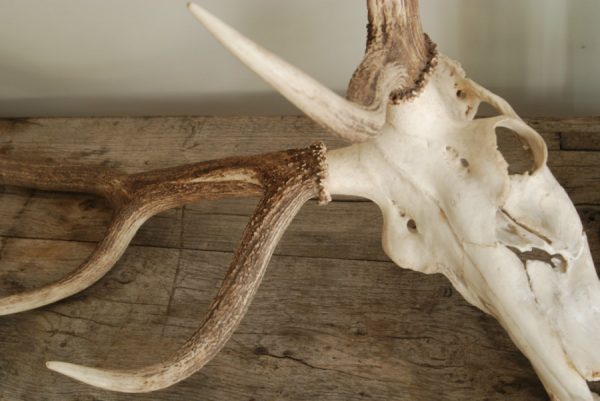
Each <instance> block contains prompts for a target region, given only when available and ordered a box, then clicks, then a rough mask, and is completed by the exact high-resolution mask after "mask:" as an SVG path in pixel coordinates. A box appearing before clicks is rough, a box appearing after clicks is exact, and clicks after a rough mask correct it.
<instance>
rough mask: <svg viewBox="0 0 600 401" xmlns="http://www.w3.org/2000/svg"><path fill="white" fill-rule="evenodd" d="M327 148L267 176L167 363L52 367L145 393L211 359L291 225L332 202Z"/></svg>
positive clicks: (307, 152) (109, 386)
mask: <svg viewBox="0 0 600 401" xmlns="http://www.w3.org/2000/svg"><path fill="white" fill-rule="evenodd" d="M324 149H325V148H324V146H323V145H316V146H313V147H311V149H308V150H305V151H303V152H297V153H296V154H291V158H290V159H289V160H288V162H287V163H284V164H282V165H280V166H279V171H277V170H275V171H274V170H273V169H272V168H271V169H270V171H269V172H268V175H265V176H263V177H262V182H263V184H264V185H265V195H264V197H263V199H262V200H261V202H260V203H259V205H258V207H257V210H256V212H255V214H254V216H253V218H252V219H251V221H250V222H249V223H248V225H247V226H246V230H245V231H244V235H243V238H242V242H241V244H240V246H239V248H238V250H237V251H236V253H235V256H234V259H233V261H232V263H231V266H230V268H229V270H228V272H227V274H226V276H225V279H224V280H223V284H222V285H221V288H220V290H219V292H218V294H217V295H216V297H215V299H214V300H213V302H212V304H211V306H210V307H209V311H208V313H207V315H206V317H205V319H204V322H203V323H202V325H201V327H200V329H199V330H198V331H197V332H196V333H195V334H194V335H193V336H192V338H190V339H189V340H188V341H187V342H186V343H185V344H184V345H183V346H182V347H181V348H180V349H179V350H178V351H177V352H175V353H174V354H173V355H172V356H171V357H170V358H168V359H167V360H166V361H164V362H162V363H158V364H155V365H152V366H149V367H146V368H143V369H130V370H101V369H95V368H89V367H84V366H79V365H74V364H70V363H64V362H48V363H47V366H48V368H50V369H52V370H54V371H57V372H59V373H62V374H64V375H67V376H69V377H72V378H74V379H77V380H80V381H82V382H84V383H87V384H90V385H93V386H97V387H101V388H104V389H107V390H113V391H121V392H128V393H140V392H149V391H154V390H159V389H162V388H165V387H168V386H171V385H173V384H175V383H177V382H179V381H181V380H183V379H185V378H187V377H188V376H190V375H192V374H193V373H195V372H196V371H198V370H199V369H201V368H202V367H203V366H204V365H205V364H206V363H208V362H209V361H210V360H211V359H212V358H213V357H214V356H215V355H216V354H217V353H218V352H219V351H220V350H221V348H222V347H223V346H224V345H225V344H226V342H227V341H228V340H229V338H230V337H231V335H232V334H233V332H234V331H235V329H236V328H237V326H238V325H239V323H240V322H241V320H242V318H243V316H244V315H245V313H246V311H247V310H248V307H249V305H250V303H251V301H252V299H253V297H254V295H255V294H256V291H257V289H258V286H259V285H260V283H261V280H262V278H263V276H264V273H265V271H266V267H267V265H268V263H269V260H270V258H271V255H272V254H273V251H274V250H275V247H276V246H277V243H278V241H279V239H280V238H281V236H282V235H283V233H284V231H285V229H286V228H287V226H288V225H289V224H290V222H291V221H292V219H293V218H294V216H295V215H296V214H297V212H298V211H299V210H300V208H301V207H302V205H303V204H304V203H305V202H306V201H307V200H309V199H310V198H312V197H315V196H319V197H320V199H321V200H322V201H327V197H326V195H325V194H324V192H323V191H324V190H323V189H322V186H321V184H320V180H321V178H322V177H324V174H325V170H324Z"/></svg>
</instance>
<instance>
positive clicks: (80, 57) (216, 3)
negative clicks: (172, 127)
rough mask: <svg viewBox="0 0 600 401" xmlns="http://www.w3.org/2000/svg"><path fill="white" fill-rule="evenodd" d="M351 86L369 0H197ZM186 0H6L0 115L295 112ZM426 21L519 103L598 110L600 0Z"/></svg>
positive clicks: (488, 8)
mask: <svg viewBox="0 0 600 401" xmlns="http://www.w3.org/2000/svg"><path fill="white" fill-rule="evenodd" d="M198 3H199V4H200V5H202V6H204V7H205V8H207V9H208V10H210V11H212V12H213V13H215V14H216V15H217V16H219V17H220V18H222V19H223V20H225V21H226V22H228V23H229V24H231V25H232V26H234V27H235V28H236V29H238V30H240V31H241V32H243V33H244V34H246V35H247V36H249V37H250V38H252V39H254V40H255V41H257V42H258V43H260V44H262V45H263V46H264V47H266V48H268V49H270V50H272V51H274V52H275V53H277V54H279V55H280V56H282V57H283V58H284V59H286V60H288V61H290V62H292V63H293V64H295V65H297V66H298V67H300V68H301V69H303V70H304V71H306V72H308V73H309V74H311V75H312V76H313V77H315V78H316V79H318V80H320V81H321V82H323V83H324V84H325V85H327V86H328V87H330V88H332V89H334V90H335V91H337V92H339V93H344V91H345V88H346V85H347V83H348V80H349V78H350V76H351V74H352V72H353V70H354V68H355V67H356V66H357V64H358V63H359V62H360V59H361V57H362V54H363V51H364V46H365V43H364V42H365V38H366V32H365V25H366V4H365V3H366V2H365V0H198ZM185 5H186V2H185V1H183V0H182V1H180V0H95V1H90V0H0V116H1V117H33V116H127V115H250V114H257V115H276V114H300V112H299V111H298V110H297V109H295V108H294V107H293V106H292V105H291V104H289V103H288V102H287V101H286V100H285V99H283V98H282V97H281V96H279V95H278V94H276V93H274V92H273V91H272V90H271V89H270V87H268V86H267V85H266V84H264V83H263V82H262V81H261V80H260V79H259V78H257V77H256V76H255V75H254V74H253V73H251V72H249V71H248V70H246V68H245V67H243V66H242V65H241V64H240V63H239V62H238V61H237V60H235V59H234V58H233V57H232V56H231V55H230V54H229V53H228V52H227V51H225V50H224V49H222V48H221V47H220V45H218V43H217V42H216V41H215V40H214V39H213V37H212V36H210V34H208V32H207V31H205V30H204V28H203V27H202V26H200V25H199V24H198V23H197V22H196V21H195V20H194V19H193V18H192V17H191V15H189V13H188V12H187V9H186V7H185ZM421 14H422V19H423V24H424V27H425V30H426V31H427V32H428V33H429V34H430V36H431V37H432V38H433V39H434V40H435V41H436V42H437V43H438V44H439V47H440V49H441V50H442V51H443V52H444V53H446V54H447V55H449V56H451V57H453V58H455V59H458V60H460V61H461V62H462V64H463V66H464V67H465V69H466V70H467V72H468V73H469V75H470V76H471V77H472V78H474V79H475V80H477V81H478V82H480V83H481V84H483V85H484V86H486V87H488V88H490V89H492V90H493V91H495V92H497V93H498V94H500V95H501V96H503V97H505V98H507V99H508V100H509V101H510V102H511V103H512V104H513V105H514V106H515V107H516V109H517V111H519V112H520V113H521V114H523V115H530V116H531V115H544V116H553V115H554V116H566V115H600V1H598V0H421Z"/></svg>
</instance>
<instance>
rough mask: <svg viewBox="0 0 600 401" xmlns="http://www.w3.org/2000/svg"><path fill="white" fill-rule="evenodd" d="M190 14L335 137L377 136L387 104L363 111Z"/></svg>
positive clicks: (213, 21) (206, 17) (198, 12)
mask: <svg viewBox="0 0 600 401" xmlns="http://www.w3.org/2000/svg"><path fill="white" fill-rule="evenodd" d="M188 8H189V10H190V11H191V12H192V14H193V15H194V16H195V17H196V18H197V19H198V20H199V21H200V22H201V23H202V24H203V25H204V26H205V27H206V29H208V30H209V32H210V33H212V34H213V35H214V36H215V37H216V38H217V39H218V40H219V41H220V42H221V43H222V44H223V46H225V47H226V48H227V49H228V50H229V51H231V52H232V53H233V54H234V55H235V56H236V57H237V58H238V59H240V61H242V62H243V63H244V64H246V66H248V68H250V69H251V70H253V71H254V72H255V73H256V74H258V75H259V76H260V77H261V78H262V79H264V80H265V81H266V82H267V83H269V84H270V85H272V86H273V87H274V88H275V89H277V90H278V91H279V92H280V93H281V94H282V95H283V96H284V97H286V98H287V99H288V100H289V101H290V102H292V103H293V104H294V105H296V106H297V107H298V108H299V109H301V110H302V111H303V112H305V113H306V114H307V115H308V116H309V117H311V118H312V119H313V120H314V121H316V122H317V123H319V124H320V125H321V126H323V127H325V128H327V129H329V130H330V131H331V132H332V133H333V134H335V135H336V136H338V137H340V138H343V139H345V140H347V141H350V142H362V141H365V140H367V139H369V138H371V137H373V136H375V135H377V134H378V133H379V131H380V130H381V128H382V127H383V124H384V123H385V111H386V103H383V104H376V105H373V108H366V107H362V106H359V105H357V104H355V103H352V102H349V101H348V100H346V99H344V98H343V97H341V96H339V95H337V94H336V93H335V92H333V91H331V90H330V89H328V88H326V87H325V86H323V85H321V84H320V83H319V82H317V81H315V80H314V79H312V78H311V77H309V76H308V75H306V74H305V73H303V72H302V71H300V70H299V69H297V68H295V67H293V66H292V65H290V64H288V63H286V62H285V61H283V60H282V59H280V58H279V57H277V56H275V55H274V54H272V53H271V52H269V51H267V50H265V49H263V48H262V47H260V46H259V45H257V44H256V43H254V42H252V41H251V40H249V39H247V38H246V37H244V36H242V35H241V34H240V33H239V32H237V31H235V30H233V29H232V28H231V27H229V26H227V25H226V24H225V23H223V22H222V21H221V20H219V19H218V18H216V17H215V16H213V15H212V14H210V13H209V12H208V11H206V10H204V9H203V8H202V7H200V6H198V5H196V4H194V3H188Z"/></svg>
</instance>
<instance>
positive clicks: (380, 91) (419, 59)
mask: <svg viewBox="0 0 600 401" xmlns="http://www.w3.org/2000/svg"><path fill="white" fill-rule="evenodd" d="M367 3H368V12H369V24H368V26H367V50H366V54H365V57H364V59H363V61H362V63H361V64H360V65H359V67H358V68H357V69H356V71H355V72H354V75H353V76H352V80H351V81H350V85H349V86H348V92H347V95H346V96H347V98H348V100H350V101H352V102H354V103H358V104H361V105H363V106H365V107H367V108H372V109H376V108H378V107H380V106H381V105H385V104H387V101H388V98H389V99H390V100H392V101H394V102H398V101H401V100H402V99H404V98H406V97H407V96H411V97H414V96H416V95H417V94H418V93H419V92H420V91H421V90H422V89H423V86H424V84H425V81H426V76H427V75H428V74H430V72H431V69H432V64H434V63H435V61H434V60H435V55H436V54H437V51H436V46H435V44H434V43H433V42H432V41H431V40H430V39H429V37H428V36H427V35H425V34H424V33H423V29H422V27H421V18H420V15H419V2H418V1H417V0H398V1H387V0H368V2H367Z"/></svg>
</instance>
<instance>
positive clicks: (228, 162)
mask: <svg viewBox="0 0 600 401" xmlns="http://www.w3.org/2000/svg"><path fill="white" fill-rule="evenodd" d="M324 154H325V147H324V145H323V144H321V143H319V144H315V145H313V146H311V147H310V148H307V149H298V150H288V151H284V152H278V153H272V154H266V155H262V156H254V157H246V158H228V159H222V160H217V161H209V162H204V163H198V164H193V165H188V166H182V167H175V168H171V169H165V170H158V171H153V172H148V173H142V174H134V175H124V174H121V173H119V172H116V171H112V170H106V169H99V168H88V167H48V166H43V165H31V164H23V163H18V162H12V161H6V160H0V185H15V186H23V187H30V188H36V189H42V190H56V191H71V192H73V191H75V192H89V193H95V194H98V195H101V196H104V197H106V198H107V199H108V200H109V201H110V202H111V204H112V205H113V206H114V207H115V214H114V219H113V222H112V224H111V225H110V226H109V228H108V230H107V233H106V236H105V238H104V240H102V241H101V242H100V243H99V244H98V246H97V247H96V249H95V251H94V252H93V253H92V255H91V256H90V257H89V258H88V259H87V260H86V261H85V262H84V263H83V264H82V265H81V266H80V267H79V268H78V269H77V270H76V271H74V272H73V273H71V274H70V275H69V276H67V277H66V278H64V279H62V280H60V281H58V282H56V283H54V284H51V285H48V286H46V287H43V288H40V289H37V290H33V291H30V292H25V293H21V294H16V295H12V296H9V297H6V298H2V299H0V313H1V314H10V313H17V312H21V311H24V310H28V309H32V308H36V307H39V306H43V305H47V304H49V303H52V302H55V301H58V300H60V299H63V298H66V297H68V296H70V295H73V294H75V293H77V292H79V291H81V290H83V289H85V288H87V287H89V286H90V285H92V284H93V283H95V282H96V281H97V280H99V279H100V278H101V277H102V276H103V275H104V274H106V273H107V272H108V271H109V270H110V269H111V267H112V266H113V265H114V263H115V262H116V261H117V260H118V259H119V257H120V256H121V255H122V254H123V252H124V250H125V249H126V247H127V245H128V244H129V242H130V241H131V239H132V237H133V236H134V234H135V232H136V231H137V229H138V228H139V227H140V226H141V225H142V224H143V223H144V221H146V220H147V219H148V218H149V217H150V216H152V215H154V214H157V213H160V212H162V211H164V210H167V209H170V208H173V207H178V206H181V205H183V204H186V203H192V202H197V201H199V200H205V199H219V198H224V197H233V196H253V195H259V194H262V196H263V197H262V200H261V201H260V202H259V204H258V207H257V209H256V212H255V213H254V216H253V217H252V219H251V220H250V222H249V223H248V225H247V226H246V229H245V231H244V235H243V238H242V242H241V244H240V246H239V248H238V250H237V251H236V253H235V256H234V259H233V261H232V263H231V266H230V268H229V270H228V272H227V274H226V276H225V279H224V281H223V284H222V286H221V289H220V290H219V292H218V294H217V296H216V297H215V299H214V301H213V302H212V304H211V306H210V308H209V312H208V313H207V317H206V318H205V320H204V322H203V323H202V325H201V327H200V329H199V330H198V331H197V332H196V333H195V334H194V336H193V337H192V338H191V339H190V340H189V341H188V342H187V343H186V344H185V345H184V346H183V347H182V348H181V349H180V350H179V351H177V352H176V353H175V354H173V355H172V356H171V357H170V358H169V359H168V360H167V361H165V362H163V363H160V364H157V365H153V366H150V367H147V368H144V369H141V370H138V369H135V370H119V371H110V370H98V369H92V368H86V367H81V366H77V365H73V364H68V363H62V362H49V363H48V367H49V368H50V369H52V370H55V371H57V372H60V373H63V374H65V375H67V376H71V377H73V378H75V379H78V380H81V381H83V382H86V383H89V384H92V385H95V386H97V387H102V388H105V389H109V390H115V391H123V392H147V391H153V390H158V389H161V388H164V387H168V386H170V385H172V384H174V383H176V382H178V381H180V380H183V379H185V378H186V377H188V376H189V375H191V374H193V373H194V372H196V371H197V370H198V369H200V368H201V367H202V366H204V365H205V364H206V363H207V362H208V361H210V360H211V359H212V358H213V357H214V356H215V355H216V354H217V353H218V352H219V350H220V349H221V348H222V347H223V345H224V344H225V343H226V342H227V340H228V339H229V337H230V336H231V335H232V334H233V331H234V330H235V328H236V327H237V326H238V324H239V323H240V321H241V319H242V317H243V316H244V314H245V313H246V311H247V309H248V306H249V305H250V302H251V301H252V298H253V297H254V294H255V293H256V290H257V288H258V286H259V284H260V282H261V280H262V277H263V275H264V272H265V270H266V267H267V265H268V262H269V260H270V258H271V255H272V253H273V251H274V249H275V247H276V245H277V243H278V241H279V239H280V238H281V236H282V234H283V232H284V231H285V229H286V227H287V226H288V225H289V223H290V222H291V220H292V219H293V217H294V216H295V215H296V213H297V212H298V210H299V209H300V207H301V206H302V205H303V204H304V203H305V202H306V201H307V200H309V199H310V198H312V197H315V196H318V197H319V199H320V200H321V201H322V202H327V201H328V197H327V194H326V193H325V191H324V189H323V187H322V184H321V180H322V178H324V176H325V165H324V160H325V159H324Z"/></svg>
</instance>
